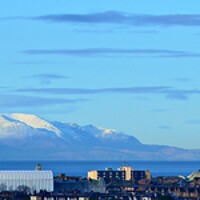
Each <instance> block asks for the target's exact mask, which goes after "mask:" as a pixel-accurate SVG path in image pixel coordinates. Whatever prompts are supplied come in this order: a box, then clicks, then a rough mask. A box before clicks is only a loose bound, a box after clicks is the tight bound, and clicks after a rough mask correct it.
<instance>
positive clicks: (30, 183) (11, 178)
mask: <svg viewBox="0 0 200 200" xmlns="http://www.w3.org/2000/svg"><path fill="white" fill-rule="evenodd" d="M24 186H27V187H28V188H30V191H31V192H34V191H36V192H39V191H40V190H46V191H48V192H51V191H53V189H54V188H53V173H52V171H0V187H2V188H0V189H6V190H10V191H14V190H18V189H19V188H21V189H23V187H24Z"/></svg>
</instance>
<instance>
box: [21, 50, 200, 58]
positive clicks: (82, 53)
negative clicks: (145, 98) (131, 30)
mask: <svg viewBox="0 0 200 200" xmlns="http://www.w3.org/2000/svg"><path fill="white" fill-rule="evenodd" d="M22 53H25V54H29V55H63V56H155V57H199V56H200V54H199V53H193V52H186V51H175V50H168V49H120V48H118V49H117V48H85V49H28V50H24V51H22Z"/></svg>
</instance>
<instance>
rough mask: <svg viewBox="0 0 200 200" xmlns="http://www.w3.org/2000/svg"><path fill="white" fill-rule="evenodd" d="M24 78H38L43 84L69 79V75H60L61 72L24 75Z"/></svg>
mask: <svg viewBox="0 0 200 200" xmlns="http://www.w3.org/2000/svg"><path fill="white" fill-rule="evenodd" d="M23 78H26V79H36V80H38V81H39V82H40V83H42V84H49V83H51V82H52V81H55V80H63V79H68V78H69V77H68V76H63V75H59V74H35V75H31V76H24V77H23Z"/></svg>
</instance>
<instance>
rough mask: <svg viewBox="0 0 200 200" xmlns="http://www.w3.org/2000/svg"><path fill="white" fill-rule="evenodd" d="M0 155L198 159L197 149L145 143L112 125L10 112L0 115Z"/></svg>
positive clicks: (108, 158)
mask: <svg viewBox="0 0 200 200" xmlns="http://www.w3.org/2000/svg"><path fill="white" fill-rule="evenodd" d="M5 149H6V150H5ZM0 156H1V158H2V159H19V160H20V159H28V160H33V159H41V160H44V159H46V160H62V159H64V160H101V159H102V158H103V159H104V160H200V150H198V149H197V150H187V149H182V148H177V147H170V146H166V145H147V144H143V143H141V142H140V141H139V140H138V139H137V138H135V137H134V136H132V135H128V134H126V133H123V132H118V131H116V130H114V129H108V128H98V127H95V126H93V125H86V126H80V125H78V124H75V123H62V122H58V121H54V122H50V121H47V120H45V119H42V118H40V117H38V116H36V115H31V114H24V113H14V114H1V115H0Z"/></svg>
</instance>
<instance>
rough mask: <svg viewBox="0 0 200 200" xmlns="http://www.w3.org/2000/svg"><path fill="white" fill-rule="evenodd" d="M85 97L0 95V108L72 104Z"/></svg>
mask: <svg viewBox="0 0 200 200" xmlns="http://www.w3.org/2000/svg"><path fill="white" fill-rule="evenodd" d="M81 101H86V99H65V98H43V97H35V96H23V95H0V108H1V107H2V108H5V107H8V108H10V107H38V106H45V105H56V104H74V103H78V102H81Z"/></svg>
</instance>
